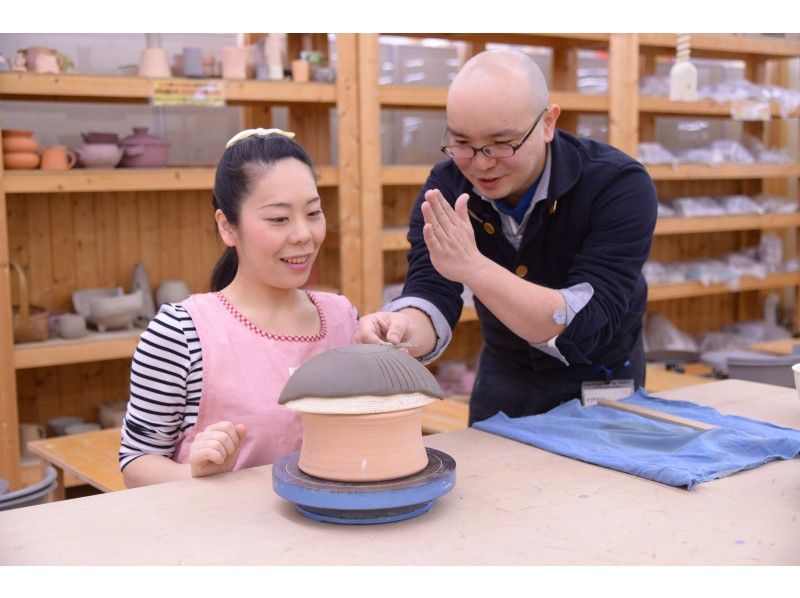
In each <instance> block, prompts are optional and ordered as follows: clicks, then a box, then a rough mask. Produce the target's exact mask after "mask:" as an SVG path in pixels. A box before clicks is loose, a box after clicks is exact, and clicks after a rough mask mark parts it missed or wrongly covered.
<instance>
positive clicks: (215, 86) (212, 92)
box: [152, 79, 225, 108]
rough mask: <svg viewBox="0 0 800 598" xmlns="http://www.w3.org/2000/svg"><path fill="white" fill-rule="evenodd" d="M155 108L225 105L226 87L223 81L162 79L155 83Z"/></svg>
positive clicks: (153, 100) (153, 101)
mask: <svg viewBox="0 0 800 598" xmlns="http://www.w3.org/2000/svg"><path fill="white" fill-rule="evenodd" d="M152 103H153V106H208V107H212V108H216V107H221V106H224V105H225V86H224V85H223V82H222V80H213V79H211V80H207V79H198V80H188V79H161V80H155V81H153V97H152Z"/></svg>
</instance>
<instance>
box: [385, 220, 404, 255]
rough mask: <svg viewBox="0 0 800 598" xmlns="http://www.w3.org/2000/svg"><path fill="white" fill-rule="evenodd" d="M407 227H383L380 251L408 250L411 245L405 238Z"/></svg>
mask: <svg viewBox="0 0 800 598" xmlns="http://www.w3.org/2000/svg"><path fill="white" fill-rule="evenodd" d="M407 234H408V228H407V227H405V226H393V227H390V228H384V229H383V232H382V233H381V251H408V250H409V249H411V245H410V244H409V242H408V239H407V238H406V235H407Z"/></svg>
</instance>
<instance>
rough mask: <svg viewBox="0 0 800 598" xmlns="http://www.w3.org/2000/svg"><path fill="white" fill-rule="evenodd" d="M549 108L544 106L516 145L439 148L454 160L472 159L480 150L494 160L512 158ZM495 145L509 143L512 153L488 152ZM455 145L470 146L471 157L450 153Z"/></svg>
mask: <svg viewBox="0 0 800 598" xmlns="http://www.w3.org/2000/svg"><path fill="white" fill-rule="evenodd" d="M549 109H550V106H549V105H548V106H545V107H544V110H542V111H541V112H540V113H539V116H537V117H536V120H535V121H533V125H531V128H530V129H528V132H527V133H525V136H524V137H523V138H522V140H521V141H520V142H519V143H517V144H516V145H514V144H513V143H489V144H487V145H484V146H482V147H474V146H471V145H467V144H463V145H442V146H441V147H439V149H440V150H441V151H442V153H444V154H445V155H446V156H449V157H450V158H453V159H454V160H472V159H473V158H475V156H477V155H478V152H480V153H482V154H483V155H484V156H486V157H487V158H491V159H493V160H503V159H505V158H510V157H511V156H513V155H514V154H516V153H517V150H518V149H519V148H521V147H522V144H523V143H525V142H526V141H527V140H528V137H530V136H531V134H532V133H533V130H534V129H535V128H536V125H538V124H539V121H540V120H542V116H544V113H545V112H547V111H548V110H549ZM445 135H447V132H445ZM442 142H444V139H442ZM493 145H507V146H508V147H510V148H511V154H510V155H508V156H501V157H498V156H492V155H490V154H488V153H487V152H486V148H487V147H492V146H493ZM454 147H457V148H463V149H466V148H469V149H471V150H472V155H471V156H470V157H468V158H467V157H464V158H456V157H455V156H453V155H452V154H449V153H448V150H450V151H452V148H454Z"/></svg>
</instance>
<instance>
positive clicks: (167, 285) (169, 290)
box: [156, 280, 191, 307]
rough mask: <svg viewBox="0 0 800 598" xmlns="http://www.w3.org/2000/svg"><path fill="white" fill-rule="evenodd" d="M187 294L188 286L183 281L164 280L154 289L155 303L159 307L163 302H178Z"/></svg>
mask: <svg viewBox="0 0 800 598" xmlns="http://www.w3.org/2000/svg"><path fill="white" fill-rule="evenodd" d="M189 295H191V293H190V292H189V287H188V286H187V285H186V283H185V282H184V281H182V280H164V281H162V282H161V284H160V285H158V289H157V290H156V305H157V306H158V307H161V306H162V305H163V304H164V303H180V302H181V301H183V300H184V299H186V298H187V297H188V296H189Z"/></svg>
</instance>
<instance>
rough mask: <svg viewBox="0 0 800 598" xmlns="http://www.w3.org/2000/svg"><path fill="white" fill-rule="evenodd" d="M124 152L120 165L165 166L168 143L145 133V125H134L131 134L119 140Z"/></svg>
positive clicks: (139, 166)
mask: <svg viewBox="0 0 800 598" xmlns="http://www.w3.org/2000/svg"><path fill="white" fill-rule="evenodd" d="M120 145H121V146H122V149H123V150H124V154H123V156H122V162H121V163H120V166H130V167H134V168H153V167H160V166H166V165H167V161H168V160H169V145H170V144H169V143H168V142H166V141H164V140H163V139H159V138H158V137H155V136H153V135H148V134H147V127H134V128H133V135H129V136H128V137H126V138H125V139H123V140H122V141H121V142H120Z"/></svg>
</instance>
